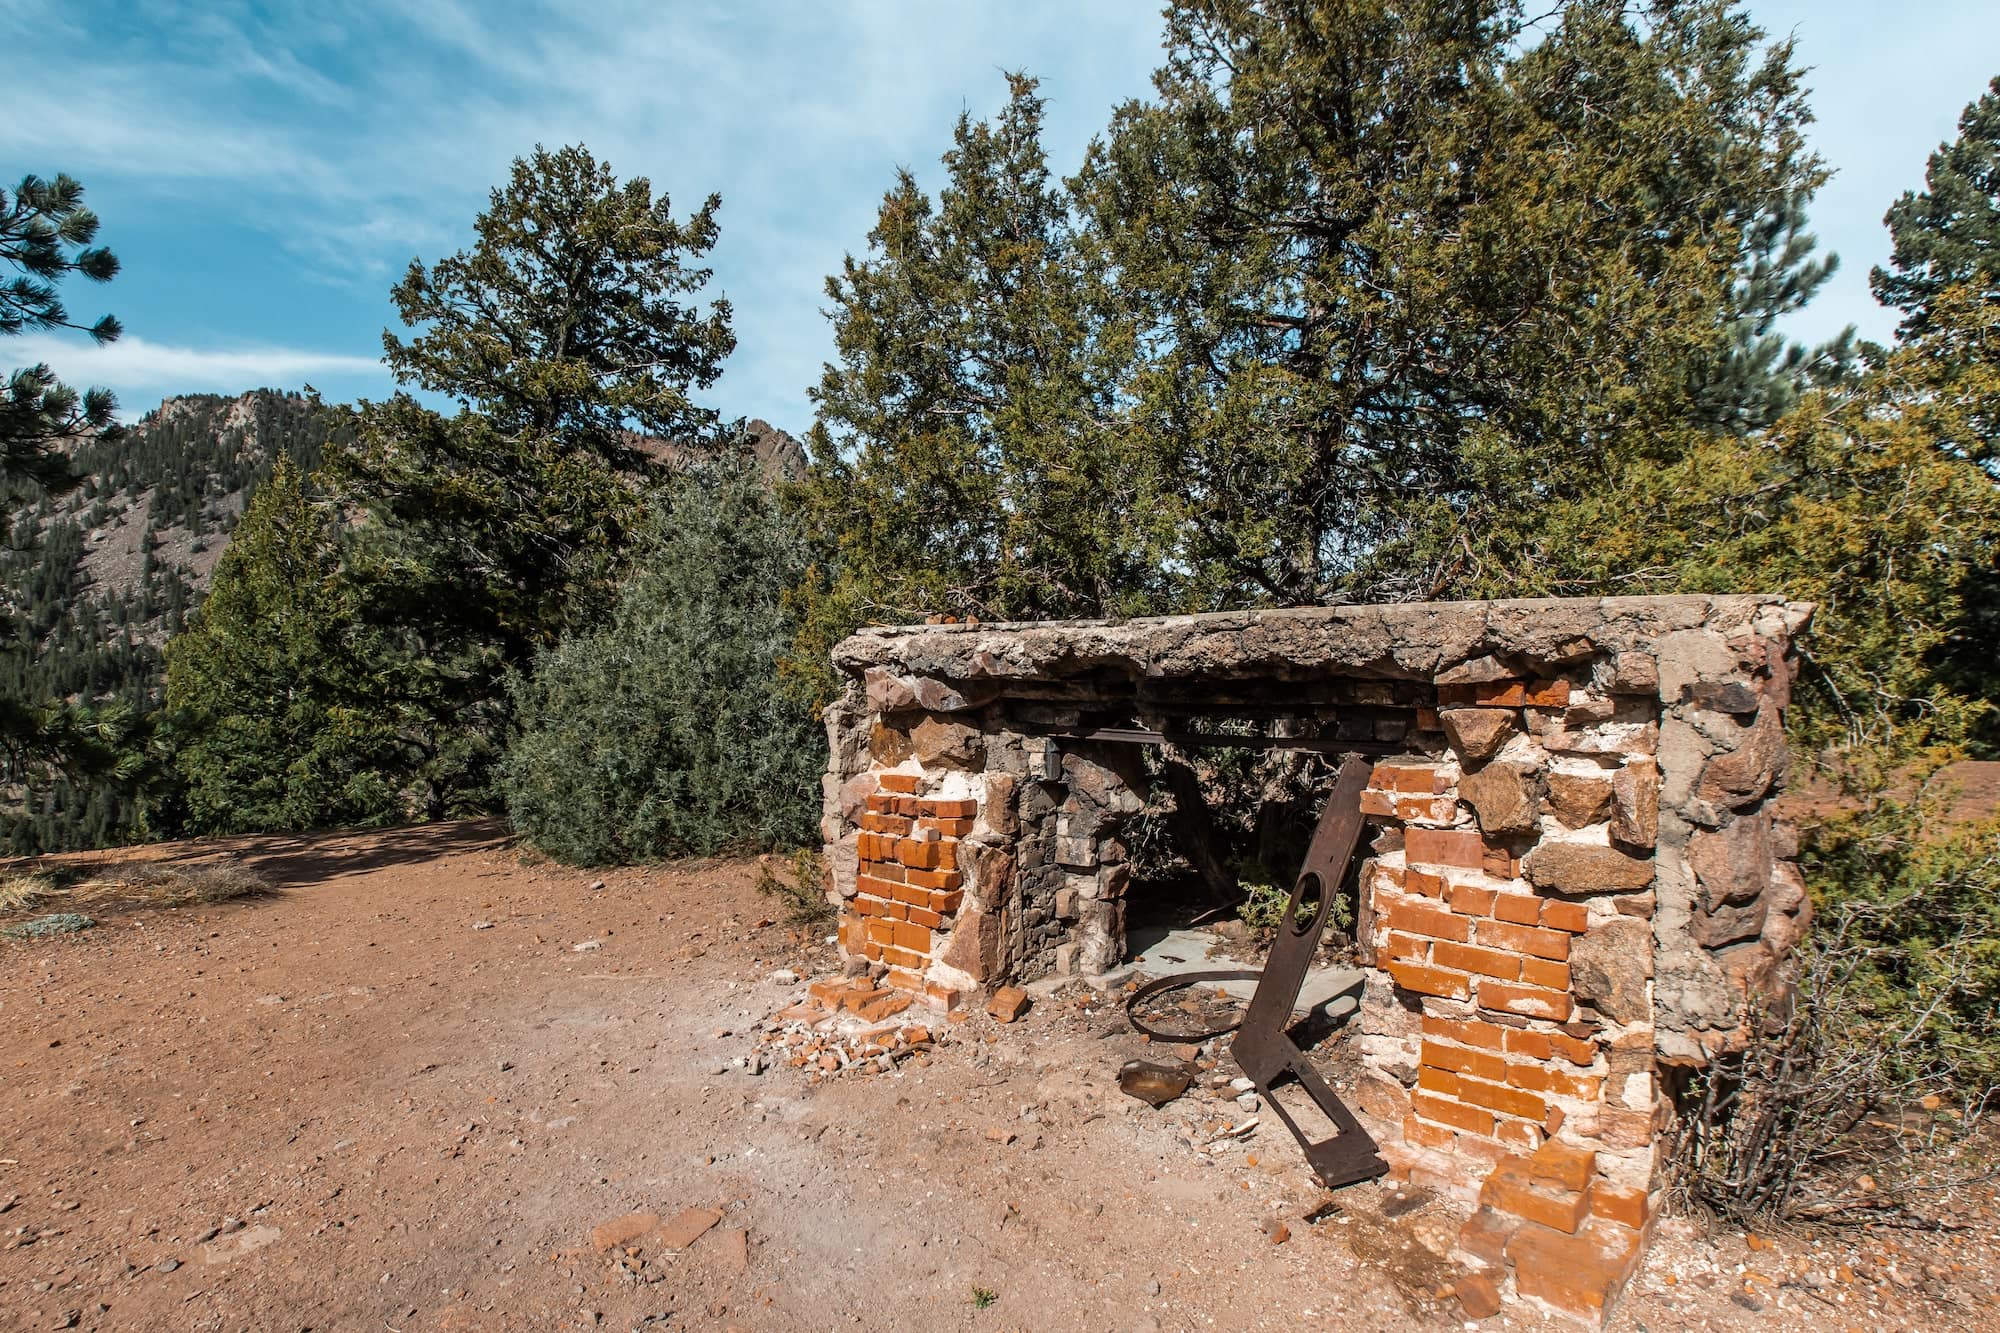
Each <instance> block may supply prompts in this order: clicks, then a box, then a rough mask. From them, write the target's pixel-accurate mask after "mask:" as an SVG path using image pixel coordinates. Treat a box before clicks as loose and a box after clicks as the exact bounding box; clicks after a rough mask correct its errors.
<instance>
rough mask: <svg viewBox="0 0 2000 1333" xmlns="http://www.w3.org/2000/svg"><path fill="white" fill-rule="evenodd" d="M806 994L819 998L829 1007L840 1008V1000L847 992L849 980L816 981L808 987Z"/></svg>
mask: <svg viewBox="0 0 2000 1333" xmlns="http://www.w3.org/2000/svg"><path fill="white" fill-rule="evenodd" d="M806 994H808V995H810V996H812V997H813V998H814V999H815V1000H818V1001H819V1002H820V1003H821V1004H823V1005H825V1006H826V1007H827V1008H829V1009H838V1008H840V1001H841V998H842V997H843V996H845V995H846V994H847V982H846V981H836V980H832V979H827V980H822V981H815V982H814V983H813V984H812V985H810V986H808V987H806Z"/></svg>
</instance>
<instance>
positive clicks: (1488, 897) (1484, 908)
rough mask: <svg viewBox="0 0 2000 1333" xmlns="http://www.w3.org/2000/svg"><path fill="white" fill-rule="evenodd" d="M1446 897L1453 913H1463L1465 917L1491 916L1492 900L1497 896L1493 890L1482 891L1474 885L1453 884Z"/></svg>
mask: <svg viewBox="0 0 2000 1333" xmlns="http://www.w3.org/2000/svg"><path fill="white" fill-rule="evenodd" d="M1448 896H1449V898H1450V901H1451V910H1452V911H1454V912H1463V913H1465V915H1467V916H1491V915H1492V913H1493V899H1494V898H1495V897H1496V896H1497V895H1495V894H1494V892H1493V890H1491V889H1482V888H1480V887H1479V886H1478V885H1476V884H1454V885H1452V886H1451V893H1450V894H1449V895H1448Z"/></svg>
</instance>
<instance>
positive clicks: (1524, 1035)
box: [1506, 1028, 1549, 1060]
mask: <svg viewBox="0 0 2000 1333" xmlns="http://www.w3.org/2000/svg"><path fill="white" fill-rule="evenodd" d="M1506 1032H1507V1041H1506V1047H1507V1054H1509V1055H1525V1056H1527V1057H1528V1058H1529V1059H1530V1060H1546V1059H1548V1058H1549V1034H1548V1033H1546V1032H1529V1031H1526V1030H1525V1029H1522V1028H1508V1029H1506Z"/></svg>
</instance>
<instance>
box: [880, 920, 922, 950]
mask: <svg viewBox="0 0 2000 1333" xmlns="http://www.w3.org/2000/svg"><path fill="white" fill-rule="evenodd" d="M886 942H887V941H885V943H886ZM894 943H895V944H897V945H898V946H899V947H901V948H905V949H909V950H911V951H912V952H915V953H929V952H930V951H931V933H930V932H929V931H928V930H925V929H924V928H923V927H922V926H920V925H917V924H916V923H915V922H913V921H898V922H896V938H895V941H894Z"/></svg>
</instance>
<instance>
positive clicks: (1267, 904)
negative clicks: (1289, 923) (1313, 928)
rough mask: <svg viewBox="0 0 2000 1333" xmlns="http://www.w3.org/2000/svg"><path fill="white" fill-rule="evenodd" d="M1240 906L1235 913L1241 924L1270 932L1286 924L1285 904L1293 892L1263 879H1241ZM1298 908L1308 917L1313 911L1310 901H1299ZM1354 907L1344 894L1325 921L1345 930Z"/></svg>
mask: <svg viewBox="0 0 2000 1333" xmlns="http://www.w3.org/2000/svg"><path fill="white" fill-rule="evenodd" d="M1240 883H1241V888H1242V891H1243V903H1242V906H1241V907H1239V908H1238V909H1237V913H1238V915H1239V916H1241V917H1242V919H1243V924H1244V925H1246V926H1248V927H1249V928H1250V929H1251V930H1254V931H1256V932H1257V933H1258V934H1259V935H1270V934H1273V933H1274V932H1276V930H1277V929H1278V927H1279V926H1282V925H1284V924H1285V905H1286V904H1287V903H1289V902H1291V900H1292V891H1291V890H1290V889H1289V888H1286V887H1284V886H1282V885H1278V884H1271V883H1266V882H1264V881H1262V880H1250V879H1246V880H1242V881H1241V882H1240ZM1299 910H1300V911H1301V912H1302V913H1304V914H1305V915H1306V916H1307V917H1308V918H1310V916H1311V914H1312V913H1313V912H1314V911H1315V910H1316V906H1315V904H1313V903H1310V902H1305V903H1301V904H1299ZM1353 915H1354V912H1353V907H1352V906H1351V905H1350V904H1349V903H1348V901H1347V899H1346V898H1345V897H1339V898H1335V899H1334V900H1333V913H1332V915H1331V916H1329V917H1328V918H1327V920H1328V921H1329V922H1330V923H1331V924H1333V925H1335V926H1338V927H1340V928H1341V929H1343V930H1345V929H1347V928H1348V927H1349V926H1351V925H1352V924H1353Z"/></svg>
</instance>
